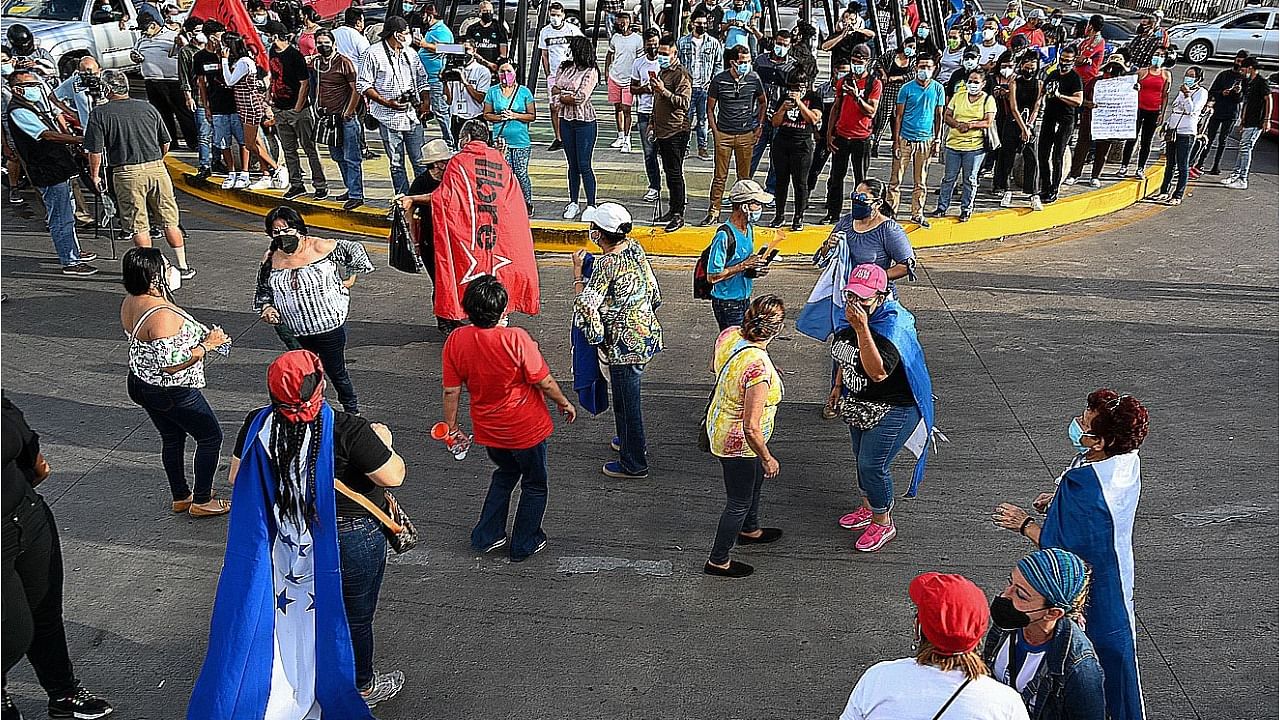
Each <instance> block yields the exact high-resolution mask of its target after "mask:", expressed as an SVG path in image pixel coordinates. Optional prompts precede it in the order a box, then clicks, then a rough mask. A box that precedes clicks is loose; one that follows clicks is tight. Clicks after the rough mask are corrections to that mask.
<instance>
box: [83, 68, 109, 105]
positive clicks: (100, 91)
mask: <svg viewBox="0 0 1280 720" xmlns="http://www.w3.org/2000/svg"><path fill="white" fill-rule="evenodd" d="M76 86H77V87H78V88H79V89H80V90H83V91H84V92H85V93H87V94H88V95H89V96H91V97H93V98H95V99H98V100H101V99H102V98H104V97H106V96H107V91H106V88H104V87H103V86H102V75H101V74H99V73H96V72H92V71H89V70H77V71H76Z"/></svg>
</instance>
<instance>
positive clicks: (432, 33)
mask: <svg viewBox="0 0 1280 720" xmlns="http://www.w3.org/2000/svg"><path fill="white" fill-rule="evenodd" d="M422 27H423V30H422V35H421V37H415V38H414V39H413V46H414V47H415V48H417V50H418V57H420V58H422V67H423V68H425V69H426V71H427V88H428V89H429V90H430V92H431V112H432V113H433V114H434V115H435V116H436V124H437V125H439V126H440V137H442V138H444V141H445V142H447V143H449V145H450V146H453V145H455V144H456V142H455V141H454V138H453V131H452V129H451V128H450V126H449V101H448V99H447V98H445V96H444V83H443V82H441V81H440V73H441V72H442V71H443V70H444V65H445V56H444V55H442V54H441V53H439V52H437V50H438V48H439V46H440V45H444V44H449V43H452V42H453V31H452V30H450V29H449V27H448V26H447V25H445V24H444V21H443V20H441V19H440V11H439V10H438V9H436V4H435V3H434V2H428V3H427V4H426V5H423V7H422Z"/></svg>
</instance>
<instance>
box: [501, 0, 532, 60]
mask: <svg viewBox="0 0 1280 720" xmlns="http://www.w3.org/2000/svg"><path fill="white" fill-rule="evenodd" d="M500 2H501V3H502V4H503V5H505V4H506V2H507V0H500ZM528 16H529V0H518V1H517V2H516V17H515V22H513V23H511V35H510V37H509V38H508V40H507V42H508V43H514V44H515V47H514V48H513V47H511V46H510V45H508V46H507V55H508V56H512V57H514V58H515V61H516V72H517V73H519V72H520V71H521V70H524V69H526V68H528V67H529V66H528V65H527V64H526V63H528V62H529V17H528ZM499 17H501V18H503V20H504V21H505V19H506V13H505V12H504V13H503V14H502V15H500V16H499ZM512 50H515V52H514V53H513V52H511V51H512Z"/></svg>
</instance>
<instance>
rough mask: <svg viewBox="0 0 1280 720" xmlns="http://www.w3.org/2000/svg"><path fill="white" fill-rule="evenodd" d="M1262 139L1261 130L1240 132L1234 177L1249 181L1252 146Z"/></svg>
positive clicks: (1253, 129)
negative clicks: (1238, 152)
mask: <svg viewBox="0 0 1280 720" xmlns="http://www.w3.org/2000/svg"><path fill="white" fill-rule="evenodd" d="M1260 137H1262V128H1244V129H1242V130H1241V131H1240V154H1239V155H1236V171H1235V175H1236V177H1238V178H1240V179H1241V180H1248V179H1249V167H1250V166H1251V165H1252V164H1253V146H1254V145H1256V144H1258V138H1260Z"/></svg>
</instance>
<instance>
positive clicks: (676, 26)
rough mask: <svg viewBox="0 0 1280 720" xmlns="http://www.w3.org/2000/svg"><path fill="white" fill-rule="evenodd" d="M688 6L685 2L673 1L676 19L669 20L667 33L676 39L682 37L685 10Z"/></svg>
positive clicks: (682, 0) (680, 0)
mask: <svg viewBox="0 0 1280 720" xmlns="http://www.w3.org/2000/svg"><path fill="white" fill-rule="evenodd" d="M685 7H687V5H686V4H685V0H672V8H671V10H672V13H674V17H670V18H667V32H669V33H671V35H672V36H674V37H677V38H678V37H680V31H681V29H682V28H681V27H680V26H681V25H682V24H683V22H684V10H685Z"/></svg>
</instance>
